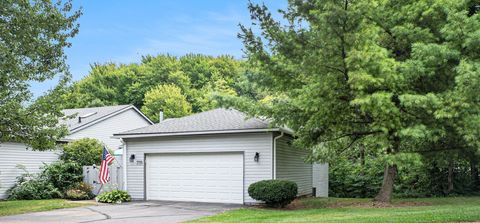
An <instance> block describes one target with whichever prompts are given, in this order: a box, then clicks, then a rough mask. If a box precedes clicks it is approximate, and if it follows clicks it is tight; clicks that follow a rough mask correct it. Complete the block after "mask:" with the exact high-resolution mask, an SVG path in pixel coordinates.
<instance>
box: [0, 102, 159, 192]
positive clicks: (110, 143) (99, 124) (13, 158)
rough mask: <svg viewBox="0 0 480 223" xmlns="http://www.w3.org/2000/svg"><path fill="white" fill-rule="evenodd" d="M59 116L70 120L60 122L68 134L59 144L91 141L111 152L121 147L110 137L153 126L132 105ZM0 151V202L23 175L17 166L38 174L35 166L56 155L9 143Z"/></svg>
mask: <svg viewBox="0 0 480 223" xmlns="http://www.w3.org/2000/svg"><path fill="white" fill-rule="evenodd" d="M63 113H64V114H65V115H66V116H72V118H70V119H68V120H61V121H60V123H62V124H66V125H67V127H68V130H69V135H68V136H67V137H66V138H65V139H63V140H62V141H71V140H75V139H81V138H86V137H88V138H95V139H98V140H100V141H102V142H103V143H104V144H105V145H106V146H107V147H108V148H110V149H112V150H115V149H118V148H119V147H120V146H121V145H122V142H121V140H120V139H113V138H112V136H113V134H114V133H118V132H123V131H127V130H131V129H135V128H140V127H145V126H149V125H151V124H153V123H152V121H150V120H149V119H148V118H147V117H146V116H145V115H144V114H142V113H141V112H140V111H139V110H138V109H137V108H135V106H133V105H119V106H106V107H96V108H79V109H65V110H63ZM0 152H1V154H2V155H0V199H5V198H6V196H7V195H6V193H5V192H6V190H8V189H9V188H10V187H12V186H13V185H14V183H15V182H16V178H17V177H18V176H20V175H21V174H22V173H24V171H23V170H21V169H19V168H18V166H23V167H25V170H27V171H28V172H29V173H38V172H40V169H39V167H41V166H43V164H44V163H51V162H53V161H55V160H57V159H58V156H59V151H43V152H39V151H32V150H31V149H29V148H27V146H26V145H25V144H22V143H12V142H5V143H2V142H0Z"/></svg>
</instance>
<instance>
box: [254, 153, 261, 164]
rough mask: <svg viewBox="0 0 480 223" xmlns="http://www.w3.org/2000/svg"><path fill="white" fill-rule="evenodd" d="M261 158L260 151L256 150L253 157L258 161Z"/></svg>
mask: <svg viewBox="0 0 480 223" xmlns="http://www.w3.org/2000/svg"><path fill="white" fill-rule="evenodd" d="M259 159H260V153H258V152H256V153H255V157H253V161H255V162H258V160H259Z"/></svg>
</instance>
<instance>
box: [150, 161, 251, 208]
mask: <svg viewBox="0 0 480 223" xmlns="http://www.w3.org/2000/svg"><path fill="white" fill-rule="evenodd" d="M146 164H147V165H146V168H147V174H146V177H147V179H146V181H147V199H149V200H175V201H199V202H224V203H243V154H241V153H187V154H155V155H148V156H147V161H146Z"/></svg>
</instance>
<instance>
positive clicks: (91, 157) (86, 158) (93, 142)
mask: <svg viewBox="0 0 480 223" xmlns="http://www.w3.org/2000/svg"><path fill="white" fill-rule="evenodd" d="M102 153H103V145H102V143H101V142H100V141H98V140H97V139H90V138H83V139H79V140H75V141H73V142H69V143H68V144H67V145H65V146H64V147H63V154H62V156H61V159H62V160H63V161H65V162H76V163H78V164H80V166H90V165H93V164H96V165H100V161H101V157H102Z"/></svg>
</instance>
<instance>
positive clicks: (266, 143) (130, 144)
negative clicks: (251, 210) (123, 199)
mask: <svg viewBox="0 0 480 223" xmlns="http://www.w3.org/2000/svg"><path fill="white" fill-rule="evenodd" d="M272 137H273V136H272V133H243V134H216V135H196V136H172V137H152V138H137V139H124V140H125V141H126V144H127V154H128V155H127V159H128V158H129V157H130V156H131V155H132V154H135V161H134V162H130V160H127V190H128V192H129V194H130V195H131V196H132V198H134V199H144V198H145V197H144V195H145V191H144V188H145V185H144V182H145V179H144V177H145V175H144V174H145V173H144V172H145V171H144V170H145V167H144V164H145V163H144V159H145V154H153V153H182V152H187V153H188V152H189V153H192V152H229V151H232V152H233V151H235V152H243V153H244V202H245V203H253V202H256V201H255V200H253V199H252V198H250V196H248V186H249V185H250V184H252V183H254V182H257V181H260V180H266V179H272V143H273V142H272ZM256 152H258V153H259V154H260V159H259V162H255V161H254V156H255V153H256ZM310 179H311V177H310Z"/></svg>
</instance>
